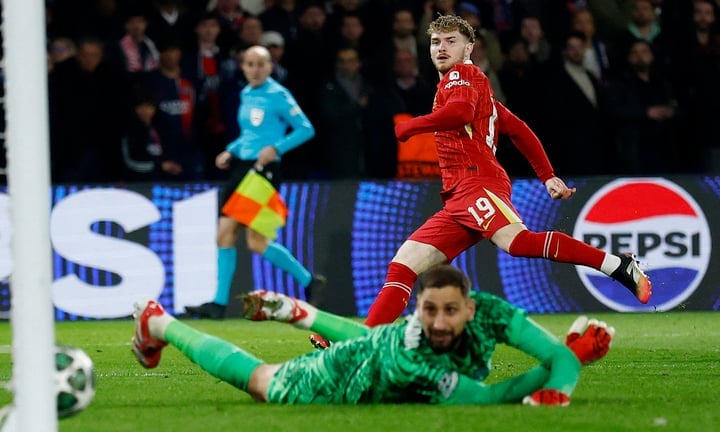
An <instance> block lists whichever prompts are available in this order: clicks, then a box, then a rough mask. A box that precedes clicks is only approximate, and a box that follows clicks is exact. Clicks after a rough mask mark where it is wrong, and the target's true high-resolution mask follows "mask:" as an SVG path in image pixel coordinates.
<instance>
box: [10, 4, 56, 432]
mask: <svg viewBox="0 0 720 432" xmlns="http://www.w3.org/2000/svg"><path fill="white" fill-rule="evenodd" d="M2 6H3V28H2V34H3V47H4V51H5V58H4V65H5V95H6V97H5V110H6V124H7V126H6V145H7V149H8V154H7V167H8V176H7V178H8V191H9V196H10V216H11V218H10V220H11V223H12V227H13V229H12V238H11V250H12V257H13V270H12V275H11V276H10V296H11V303H12V306H11V311H10V325H11V327H12V341H13V342H12V356H13V358H12V359H13V378H12V387H13V393H14V397H13V404H14V415H13V417H14V422H15V428H16V429H17V430H19V431H56V430H57V428H58V423H57V408H56V404H57V400H56V395H55V383H54V370H55V361H54V345H55V327H54V325H55V322H54V312H53V305H52V297H51V284H52V249H51V245H50V160H49V159H50V158H49V154H50V152H49V126H48V92H47V54H46V47H45V46H46V40H45V38H46V36H45V3H44V2H42V1H40V0H3V1H2Z"/></svg>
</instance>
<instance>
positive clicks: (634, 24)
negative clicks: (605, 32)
mask: <svg viewBox="0 0 720 432" xmlns="http://www.w3.org/2000/svg"><path fill="white" fill-rule="evenodd" d="M637 39H642V40H644V41H646V42H648V44H649V45H650V47H651V48H652V50H653V57H654V67H655V68H664V67H666V66H667V64H668V60H667V47H666V45H665V44H666V41H665V40H664V35H663V34H662V28H661V27H660V20H659V19H658V15H657V12H656V10H655V6H654V5H653V3H652V2H651V1H650V0H635V2H634V3H633V8H632V12H631V15H630V20H629V22H628V23H627V28H626V29H625V30H624V31H623V32H621V33H620V35H619V37H618V40H617V42H616V43H615V44H614V45H613V48H612V51H611V58H610V62H611V64H612V65H613V67H615V68H616V69H617V68H619V69H617V70H622V68H623V65H627V63H626V62H627V57H626V53H627V52H628V51H629V49H630V45H632V44H633V43H634V42H635V40H637Z"/></svg>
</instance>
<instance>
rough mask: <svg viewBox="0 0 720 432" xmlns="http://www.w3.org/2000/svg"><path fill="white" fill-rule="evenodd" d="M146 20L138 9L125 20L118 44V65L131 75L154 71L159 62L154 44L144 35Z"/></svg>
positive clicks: (129, 13) (132, 11) (130, 12)
mask: <svg viewBox="0 0 720 432" xmlns="http://www.w3.org/2000/svg"><path fill="white" fill-rule="evenodd" d="M145 30H147V19H146V18H145V16H144V15H143V14H142V12H141V10H140V9H139V8H135V9H132V10H130V11H129V12H128V15H127V16H126V18H125V35H124V36H123V37H122V38H121V39H120V42H119V54H120V64H121V66H122V69H123V70H125V71H126V72H129V73H131V74H133V73H138V72H148V71H152V70H156V69H157V68H158V65H159V61H160V54H159V53H158V50H157V47H156V46H155V42H154V41H153V40H152V39H150V38H149V37H147V35H146V34H145Z"/></svg>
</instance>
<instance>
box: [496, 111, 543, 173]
mask: <svg viewBox="0 0 720 432" xmlns="http://www.w3.org/2000/svg"><path fill="white" fill-rule="evenodd" d="M495 109H496V110H497V114H498V120H497V127H498V132H499V133H501V134H503V135H507V136H508V137H509V138H510V140H511V141H512V143H513V145H514V146H515V147H516V148H517V149H518V150H519V151H520V153H522V155H523V156H524V157H525V159H527V161H528V162H529V163H530V166H532V169H533V171H535V174H536V175H537V176H538V178H539V179H540V181H541V182H543V183H545V182H546V181H547V180H549V179H550V178H552V177H554V176H555V173H554V170H553V167H552V164H550V159H548V156H547V153H545V149H544V148H543V145H542V143H541V142H540V139H539V138H538V137H537V135H535V132H533V131H532V129H530V127H529V126H528V125H527V123H525V122H524V121H522V120H520V118H518V117H517V116H516V115H515V114H513V113H512V112H511V111H510V110H509V109H507V108H506V107H505V105H503V104H502V103H500V102H499V101H495Z"/></svg>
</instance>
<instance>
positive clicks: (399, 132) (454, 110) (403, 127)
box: [395, 100, 475, 141]
mask: <svg viewBox="0 0 720 432" xmlns="http://www.w3.org/2000/svg"><path fill="white" fill-rule="evenodd" d="M473 118H475V107H474V106H473V104H472V103H471V102H470V101H468V100H455V101H449V102H448V103H447V104H446V105H445V106H443V107H442V108H439V109H437V110H435V111H433V112H432V113H430V114H426V115H422V116H418V117H415V118H413V119H411V120H408V121H405V122H400V123H398V124H397V125H395V135H396V136H397V139H398V140H400V141H407V140H408V139H409V138H410V137H412V136H414V135H418V134H421V133H426V132H436V131H443V130H452V129H458V128H461V127H463V126H465V125H466V124H468V123H470V122H472V121H473Z"/></svg>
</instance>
